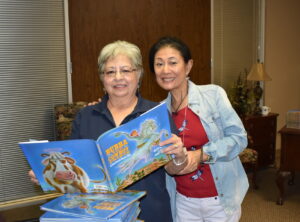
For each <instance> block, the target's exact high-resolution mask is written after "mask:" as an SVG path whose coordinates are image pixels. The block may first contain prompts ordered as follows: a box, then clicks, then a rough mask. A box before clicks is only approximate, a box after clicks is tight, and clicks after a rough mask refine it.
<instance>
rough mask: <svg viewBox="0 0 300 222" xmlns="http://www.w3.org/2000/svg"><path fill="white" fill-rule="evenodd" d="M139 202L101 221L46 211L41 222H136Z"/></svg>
mask: <svg viewBox="0 0 300 222" xmlns="http://www.w3.org/2000/svg"><path fill="white" fill-rule="evenodd" d="M139 204H140V202H139V201H134V202H133V203H132V204H130V205H129V206H128V207H126V208H124V209H123V210H121V211H119V212H118V213H116V214H115V215H113V216H112V217H110V218H108V219H103V220H102V219H99V218H96V219H95V218H90V217H79V216H71V215H66V214H64V213H55V212H52V211H46V212H45V213H44V214H43V215H42V216H41V217H40V222H54V221H61V222H130V221H135V219H136V218H137V216H138V214H139V212H140V209H139Z"/></svg>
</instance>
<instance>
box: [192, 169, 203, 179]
mask: <svg viewBox="0 0 300 222" xmlns="http://www.w3.org/2000/svg"><path fill="white" fill-rule="evenodd" d="M202 173H203V170H197V171H196V174H195V175H193V176H191V180H192V181H195V180H197V179H201V180H202V181H204V179H203V178H202V177H201V175H202Z"/></svg>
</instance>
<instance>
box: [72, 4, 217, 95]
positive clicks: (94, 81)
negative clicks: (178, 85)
mask: <svg viewBox="0 0 300 222" xmlns="http://www.w3.org/2000/svg"><path fill="white" fill-rule="evenodd" d="M69 21H70V44H71V61H72V89H73V101H93V100H95V99H97V98H99V97H101V96H102V95H103V91H102V85H101V83H100V80H99V76H98V73H97V58H98V54H99V52H100V50H101V48H102V47H103V46H104V45H106V44H108V43H110V42H112V41H115V40H126V41H129V42H132V43H134V44H136V45H138V46H139V47H140V49H141V51H142V55H143V63H144V69H145V75H144V77H143V82H142V86H141V89H140V92H141V93H142V95H143V97H145V98H147V99H150V100H154V101H160V100H162V99H163V98H165V97H166V92H164V91H163V90H162V89H160V87H159V86H158V85H157V84H156V82H155V78H154V74H152V73H150V71H149V67H148V50H149V48H150V46H151V45H152V44H153V43H154V42H155V41H156V40H157V39H158V38H160V37H162V36H165V35H169V36H176V37H179V38H181V39H182V40H183V41H184V42H186V43H187V44H188V46H189V47H190V49H191V52H192V57H193V59H194V67H193V69H192V72H191V75H190V76H191V80H193V81H194V82H195V83H197V84H207V83H210V58H211V55H210V0H184V1H183V0H84V1H82V0H69Z"/></svg>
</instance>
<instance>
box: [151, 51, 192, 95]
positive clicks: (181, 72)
mask: <svg viewBox="0 0 300 222" xmlns="http://www.w3.org/2000/svg"><path fill="white" fill-rule="evenodd" d="M192 65H193V61H192V60H189V61H188V62H187V63H185V62H184V59H183V57H182V55H181V54H180V52H179V51H178V50H177V49H175V48H172V47H170V46H166V47H163V48H161V49H159V50H158V51H157V53H156V54H155V56H154V72H155V75H156V81H157V83H158V84H159V85H160V87H162V88H163V89H165V90H168V91H173V90H177V89H179V90H180V89H182V88H183V87H185V86H186V84H187V81H186V77H187V76H188V74H189V72H190V70H191V68H192Z"/></svg>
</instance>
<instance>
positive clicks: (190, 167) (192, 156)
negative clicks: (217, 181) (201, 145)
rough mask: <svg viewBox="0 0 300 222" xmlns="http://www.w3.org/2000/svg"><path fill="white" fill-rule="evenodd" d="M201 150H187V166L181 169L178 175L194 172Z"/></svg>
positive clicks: (198, 162)
mask: <svg viewBox="0 0 300 222" xmlns="http://www.w3.org/2000/svg"><path fill="white" fill-rule="evenodd" d="M201 152H202V150H201V149H200V150H195V151H188V152H187V158H188V161H187V162H188V164H187V166H186V167H185V168H184V169H183V170H181V171H180V172H179V173H178V175H183V174H187V173H191V172H194V171H195V170H197V169H198V166H199V164H200V155H201Z"/></svg>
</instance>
